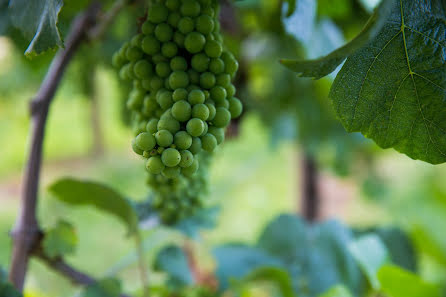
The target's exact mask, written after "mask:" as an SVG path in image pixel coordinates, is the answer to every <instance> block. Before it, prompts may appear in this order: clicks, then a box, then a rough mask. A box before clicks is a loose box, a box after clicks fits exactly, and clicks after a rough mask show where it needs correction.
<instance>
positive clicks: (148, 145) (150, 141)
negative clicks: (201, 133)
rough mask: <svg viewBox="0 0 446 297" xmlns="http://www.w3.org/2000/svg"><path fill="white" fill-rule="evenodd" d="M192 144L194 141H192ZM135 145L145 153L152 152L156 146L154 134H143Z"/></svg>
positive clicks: (138, 137)
mask: <svg viewBox="0 0 446 297" xmlns="http://www.w3.org/2000/svg"><path fill="white" fill-rule="evenodd" d="M191 143H192V139H191ZM135 144H136V145H137V146H138V147H139V148H140V149H141V150H143V151H150V150H151V149H153V148H154V147H155V145H156V140H155V137H153V135H152V134H150V133H147V132H143V133H140V134H139V135H138V136H136V139H135Z"/></svg>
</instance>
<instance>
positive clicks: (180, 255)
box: [155, 245, 193, 285]
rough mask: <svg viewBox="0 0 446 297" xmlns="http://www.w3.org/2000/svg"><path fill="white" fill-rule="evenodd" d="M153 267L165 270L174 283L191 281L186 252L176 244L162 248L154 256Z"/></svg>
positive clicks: (190, 282) (188, 282)
mask: <svg viewBox="0 0 446 297" xmlns="http://www.w3.org/2000/svg"><path fill="white" fill-rule="evenodd" d="M155 268H156V269H157V270H160V271H163V272H166V273H167V274H168V275H169V278H170V279H171V281H173V282H174V283H175V284H179V285H191V284H192V283H193V277H192V274H191V271H190V270H189V265H188V263H187V257H186V254H185V253H184V251H183V250H182V249H181V248H180V247H178V246H174V245H171V246H168V247H166V248H164V249H162V250H161V251H160V252H159V253H158V255H157V256H156V260H155Z"/></svg>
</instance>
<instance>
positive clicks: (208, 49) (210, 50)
mask: <svg viewBox="0 0 446 297" xmlns="http://www.w3.org/2000/svg"><path fill="white" fill-rule="evenodd" d="M204 52H205V53H206V55H208V57H210V58H219V57H220V55H221V54H222V52H223V47H222V45H221V44H220V43H219V42H218V41H216V40H208V41H207V42H206V45H205V46H204ZM223 62H225V63H226V61H225V60H223Z"/></svg>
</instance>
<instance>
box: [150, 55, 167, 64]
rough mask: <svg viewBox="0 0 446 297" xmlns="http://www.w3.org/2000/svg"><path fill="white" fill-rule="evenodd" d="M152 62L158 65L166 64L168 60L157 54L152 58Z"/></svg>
mask: <svg viewBox="0 0 446 297" xmlns="http://www.w3.org/2000/svg"><path fill="white" fill-rule="evenodd" d="M152 61H153V63H155V64H158V63H161V62H167V61H168V59H167V58H166V57H164V56H163V54H161V53H157V54H155V55H153V56H152Z"/></svg>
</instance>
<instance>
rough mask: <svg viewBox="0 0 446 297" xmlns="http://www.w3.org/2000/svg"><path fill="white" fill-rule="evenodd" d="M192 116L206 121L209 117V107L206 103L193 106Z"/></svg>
mask: <svg viewBox="0 0 446 297" xmlns="http://www.w3.org/2000/svg"><path fill="white" fill-rule="evenodd" d="M192 117H194V118H198V119H200V120H203V121H206V120H207V119H208V118H209V108H208V107H207V106H206V105H204V104H196V105H194V107H193V108H192Z"/></svg>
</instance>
